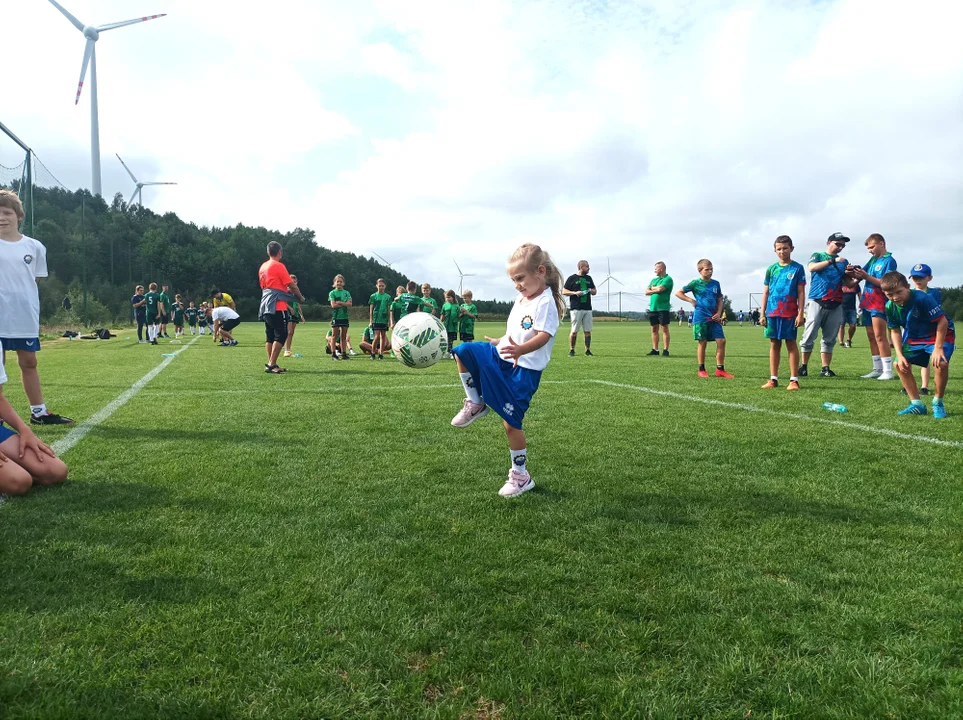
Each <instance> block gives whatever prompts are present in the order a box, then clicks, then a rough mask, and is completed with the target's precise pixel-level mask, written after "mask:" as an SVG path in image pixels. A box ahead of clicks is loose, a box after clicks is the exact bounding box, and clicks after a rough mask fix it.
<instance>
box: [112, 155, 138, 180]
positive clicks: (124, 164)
mask: <svg viewBox="0 0 963 720" xmlns="http://www.w3.org/2000/svg"><path fill="white" fill-rule="evenodd" d="M114 155H117V153H114ZM117 159H118V160H120V164H121V165H123V166H124V170H126V171H127V174H128V175H130V179H131V180H133V181H134V184H135V185H136V184H137V178H135V177H134V173H132V172H131V171H130V168H129V167H127V163H125V162H124V159H123V158H122V157H121V156H120V155H117Z"/></svg>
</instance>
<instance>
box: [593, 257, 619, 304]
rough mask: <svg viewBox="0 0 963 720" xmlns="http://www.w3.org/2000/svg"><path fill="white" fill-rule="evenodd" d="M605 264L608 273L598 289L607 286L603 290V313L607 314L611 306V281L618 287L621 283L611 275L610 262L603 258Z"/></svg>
mask: <svg viewBox="0 0 963 720" xmlns="http://www.w3.org/2000/svg"><path fill="white" fill-rule="evenodd" d="M605 263H606V266H607V267H608V272H607V273H606V275H605V280H603V281H602V282H600V283H599V287H602V286H603V285H605V286H607V287H606V288H605V312H609V311H610V310H611V306H612V281H613V280H615V282H617V283H618V284H619V285H622V281H621V280H619V279H618V278H617V277H615V276H613V275H612V261H611V260H609V259H608V258H605ZM623 287H624V285H623Z"/></svg>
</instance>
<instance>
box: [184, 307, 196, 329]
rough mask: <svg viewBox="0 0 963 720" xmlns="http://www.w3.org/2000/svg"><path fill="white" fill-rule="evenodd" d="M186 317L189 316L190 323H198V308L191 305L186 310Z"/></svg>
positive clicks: (188, 321)
mask: <svg viewBox="0 0 963 720" xmlns="http://www.w3.org/2000/svg"><path fill="white" fill-rule="evenodd" d="M184 317H186V318H187V324H188V325H191V326H193V325H197V308H192V307H189V308H187V309H186V310H185V311H184Z"/></svg>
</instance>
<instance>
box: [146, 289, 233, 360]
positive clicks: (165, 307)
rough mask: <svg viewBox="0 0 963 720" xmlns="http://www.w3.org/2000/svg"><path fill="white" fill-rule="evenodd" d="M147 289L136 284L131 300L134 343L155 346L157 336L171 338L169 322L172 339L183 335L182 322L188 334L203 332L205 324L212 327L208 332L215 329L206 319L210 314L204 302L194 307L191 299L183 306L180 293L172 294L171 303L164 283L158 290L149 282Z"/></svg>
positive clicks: (184, 332) (204, 331)
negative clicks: (134, 320)
mask: <svg viewBox="0 0 963 720" xmlns="http://www.w3.org/2000/svg"><path fill="white" fill-rule="evenodd" d="M149 288H150V289H149V290H148V292H146V293H145V292H144V286H143V285H138V286H137V287H136V288H134V295H133V296H132V297H131V299H130V304H131V306H132V307H133V309H134V317H135V319H136V320H137V342H139V343H142V344H150V345H157V339H158V338H170V335H168V334H167V326H168V325H173V326H174V338H179V337H183V336H184V335H186V331H185V329H184V328H185V324H186V327H187V328H188V329H189V331H190V334H191V335H204V334H205V333H206V332H207V328H208V326H211V328H212V329H211V332H212V333H213V332H214V330H213V322H212V321H210V320H209V316H210V314H211V313H210V307H209V306H208V303H207V302H202V303H201V306H200V307H195V306H194V301H193V300H191V301H190V302H189V303H188V304H187V305H186V306H185V305H184V301H183V299H182V298H181V296H180V294H179V293H178V294H175V295H174V301H173V302H171V299H170V295H168V293H167V288H168V286H167V285H164V286H163V287H162V289H161V291H160V292H158V291H157V283H151V284H150V285H149ZM145 328H146V329H147V339H146V340H145V339H144V329H145Z"/></svg>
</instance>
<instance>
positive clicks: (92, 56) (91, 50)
mask: <svg viewBox="0 0 963 720" xmlns="http://www.w3.org/2000/svg"><path fill="white" fill-rule="evenodd" d="M50 4H51V5H53V6H54V7H55V8H57V9H58V10H59V11H60V12H61V13H63V15H64V17H65V18H67V19H68V20H69V21H70V23H71V24H72V25H73V26H74V27H75V28H77V29H78V30H80V32H82V33H83V34H84V37H85V38H87V47H86V48H85V49H84V62H83V65H81V67H80V82H79V83H78V84H77V97H76V99H74V105H76V104H77V103H79V102H80V92H81V90H83V89H84V77H85V76H86V75H87V65H88V64H89V65H90V174H91V183H90V184H91V188H90V189H91V192H93V194H94V195H103V193H102V192H101V183H100V123H99V120H98V117H97V53H96V50H95V45H96V43H97V40H98V39H99V38H100V33H102V32H104V31H105V30H113V29H114V28H119V27H124V26H125V25H134V24H136V23H142V22H147V21H148V20H154V19H156V18H161V17H164V15H166V13H163V14H161V15H147V16H144V17H139V18H135V19H134V20H122V21H121V22H115V23H108V24H107V25H100V26H99V27H94V26H93V25H84V24H83V23H82V22H80V20H78V19H77V18H75V17H74V16H73V15H71V14H70V13H69V12H67V11H66V10H65V9H64V8H63V6H62V5H60V4H59V3H58V2H57V0H50Z"/></svg>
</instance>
